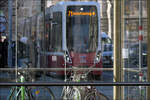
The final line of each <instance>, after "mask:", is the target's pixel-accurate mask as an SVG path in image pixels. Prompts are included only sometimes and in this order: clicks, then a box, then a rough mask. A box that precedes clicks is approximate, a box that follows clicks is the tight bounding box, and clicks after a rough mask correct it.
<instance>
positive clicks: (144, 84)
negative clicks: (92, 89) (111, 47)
mask: <svg viewBox="0 0 150 100" xmlns="http://www.w3.org/2000/svg"><path fill="white" fill-rule="evenodd" d="M89 85H90V86H150V82H138V83H136V82H133V83H132V82H109V83H108V82H107V83H106V82H94V83H91V82H36V83H35V82H34V83H33V82H28V83H17V82H14V83H10V82H5V83H0V86H89Z"/></svg>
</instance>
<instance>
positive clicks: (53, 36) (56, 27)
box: [49, 12, 62, 52]
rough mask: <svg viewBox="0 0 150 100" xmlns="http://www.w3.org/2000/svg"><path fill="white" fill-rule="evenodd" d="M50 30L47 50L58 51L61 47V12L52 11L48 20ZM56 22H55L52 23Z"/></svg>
mask: <svg viewBox="0 0 150 100" xmlns="http://www.w3.org/2000/svg"><path fill="white" fill-rule="evenodd" d="M50 23H51V28H52V31H51V30H50V31H51V32H49V33H50V35H49V36H50V37H49V39H50V40H49V41H50V45H49V50H50V51H53V52H60V51H61V50H62V49H61V48H62V13H61V12H54V13H53V20H52V21H51V22H50ZM53 23H57V24H53Z"/></svg>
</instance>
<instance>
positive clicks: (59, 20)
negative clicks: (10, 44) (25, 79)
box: [22, 1, 102, 75]
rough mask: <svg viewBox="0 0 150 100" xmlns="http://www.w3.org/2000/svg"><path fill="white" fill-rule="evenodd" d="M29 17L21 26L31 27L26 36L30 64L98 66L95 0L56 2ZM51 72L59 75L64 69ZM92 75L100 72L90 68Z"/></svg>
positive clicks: (45, 65) (98, 28) (98, 14)
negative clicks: (24, 24)
mask: <svg viewBox="0 0 150 100" xmlns="http://www.w3.org/2000/svg"><path fill="white" fill-rule="evenodd" d="M29 19H30V24H29V23H28V26H26V27H25V26H24V27H25V30H26V29H28V28H29V27H30V28H31V29H28V30H29V31H30V35H28V36H27V37H28V38H29V41H28V44H29V45H30V46H29V47H31V48H32V50H30V49H29V53H31V54H29V55H30V56H33V57H30V59H31V61H32V63H33V66H34V67H42V68H44V67H46V68H65V67H71V66H75V67H81V68H89V67H92V66H94V67H95V68H102V61H101V36H100V6H99V4H98V3H97V2H79V1H68V2H59V3H57V4H56V5H54V6H52V7H50V8H47V9H46V11H45V16H44V14H43V13H40V14H38V15H36V16H34V17H30V18H29ZM24 23H26V22H24ZM44 24H45V25H44ZM26 25H27V24H26ZM44 26H45V28H44ZM22 33H23V32H22ZM26 35H27V34H24V35H22V36H26ZM33 50H34V53H32V52H33ZM31 51H32V52H31ZM53 72H54V71H53ZM54 73H56V74H60V75H63V74H64V71H56V72H54ZM93 74H94V75H101V71H93Z"/></svg>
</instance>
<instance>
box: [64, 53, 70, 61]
mask: <svg viewBox="0 0 150 100" xmlns="http://www.w3.org/2000/svg"><path fill="white" fill-rule="evenodd" d="M64 59H65V61H66V62H67V63H72V61H71V58H70V56H69V54H68V53H66V54H65V56H64Z"/></svg>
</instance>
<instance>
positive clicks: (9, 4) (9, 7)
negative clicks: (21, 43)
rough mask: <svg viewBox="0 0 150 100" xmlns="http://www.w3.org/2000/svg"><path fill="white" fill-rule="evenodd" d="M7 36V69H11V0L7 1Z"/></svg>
mask: <svg viewBox="0 0 150 100" xmlns="http://www.w3.org/2000/svg"><path fill="white" fill-rule="evenodd" d="M8 16H9V26H8V29H9V34H8V36H9V37H8V59H7V60H8V67H12V0H8Z"/></svg>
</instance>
